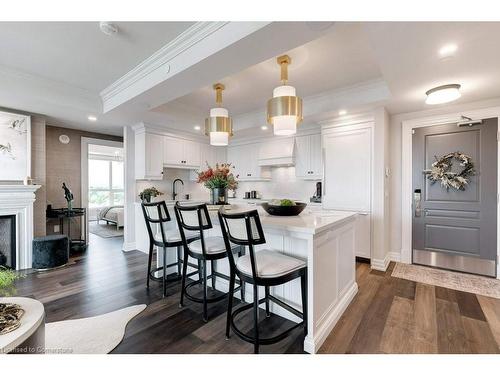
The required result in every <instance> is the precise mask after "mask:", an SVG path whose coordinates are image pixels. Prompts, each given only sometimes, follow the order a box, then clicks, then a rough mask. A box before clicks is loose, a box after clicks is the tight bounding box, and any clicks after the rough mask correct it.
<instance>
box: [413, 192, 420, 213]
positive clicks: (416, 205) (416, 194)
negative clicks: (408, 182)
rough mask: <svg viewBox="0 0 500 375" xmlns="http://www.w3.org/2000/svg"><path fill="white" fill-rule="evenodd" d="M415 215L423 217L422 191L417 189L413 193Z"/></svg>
mask: <svg viewBox="0 0 500 375" xmlns="http://www.w3.org/2000/svg"><path fill="white" fill-rule="evenodd" d="M413 213H414V215H415V217H420V216H422V191H421V190H420V189H415V191H414V192H413Z"/></svg>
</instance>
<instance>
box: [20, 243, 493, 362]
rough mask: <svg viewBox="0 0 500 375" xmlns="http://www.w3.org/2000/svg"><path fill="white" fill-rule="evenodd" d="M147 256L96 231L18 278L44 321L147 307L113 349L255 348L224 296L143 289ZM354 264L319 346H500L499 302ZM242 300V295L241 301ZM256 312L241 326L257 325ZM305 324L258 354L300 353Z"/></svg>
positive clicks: (280, 325)
mask: <svg viewBox="0 0 500 375" xmlns="http://www.w3.org/2000/svg"><path fill="white" fill-rule="evenodd" d="M146 264H147V256H146V255H145V254H143V253H141V252H139V251H132V252H128V253H123V252H122V251H121V239H119V238H110V239H103V238H100V237H97V236H94V235H92V236H91V243H90V246H89V249H88V251H87V254H85V255H84V256H81V257H72V258H71V262H70V265H68V266H67V267H64V268H61V269H57V270H53V271H49V272H45V273H30V274H28V275H27V276H26V278H24V279H21V280H19V281H17V283H16V287H17V294H18V295H21V296H28V297H33V298H36V299H38V300H40V301H42V302H43V303H44V305H45V309H46V313H47V322H53V321H59V320H65V319H74V318H82V317H89V316H94V315H98V314H103V313H106V312H110V311H113V310H117V309H120V308H123V307H126V306H130V305H134V304H140V303H145V304H147V305H148V307H147V308H146V310H144V311H143V312H142V313H141V314H140V315H138V316H137V317H136V318H134V319H133V320H132V321H131V322H130V323H129V325H128V326H127V330H126V333H125V338H124V340H123V341H122V342H121V343H120V345H118V347H116V348H115V350H114V351H113V353H252V352H253V347H252V345H250V344H248V343H246V342H243V341H242V340H240V339H239V338H237V337H236V336H235V335H234V334H233V335H232V337H231V339H230V340H225V338H224V327H225V318H226V315H225V311H226V302H225V301H221V302H219V303H216V304H211V305H209V318H210V321H209V322H208V323H206V324H204V323H203V320H202V317H201V306H200V305H199V304H195V303H193V302H190V301H186V304H185V307H184V308H182V309H181V308H179V306H178V305H179V292H180V283H179V282H177V281H174V282H171V283H169V284H168V289H167V293H168V296H167V298H165V299H162V298H161V288H160V285H159V283H155V282H152V285H151V287H150V290H149V291H147V290H146V286H145V282H146V280H145V275H146ZM392 268H393V264H391V266H390V267H389V269H388V271H387V272H379V271H372V270H371V269H370V266H369V265H368V264H365V263H358V264H357V272H356V273H357V281H358V285H359V293H358V295H357V296H356V297H355V299H354V300H353V302H352V303H351V305H350V306H349V307H348V309H347V311H346V312H345V313H344V315H343V316H342V317H341V319H340V321H339V322H338V324H337V326H336V327H335V328H334V330H333V331H332V333H331V334H330V335H329V337H328V338H327V340H326V341H325V343H324V345H323V346H322V348H321V350H320V353H499V352H500V349H499V343H500V300H498V299H494V298H488V297H482V296H476V295H474V294H470V293H464V292H459V291H454V290H450V289H446V288H439V287H434V286H431V285H426V284H419V283H415V282H412V281H407V280H403V279H397V278H393V277H391V276H390V275H391V272H392ZM235 302H236V300H235ZM250 314H251V312H250V311H249V312H248V313H247V315H245V314H243V316H242V317H241V321H240V325H241V326H242V327H244V328H245V330H246V331H247V332H251V326H252V319H251V315H250ZM260 317H261V319H262V323H261V327H262V332H266V333H267V334H268V335H274V334H275V333H276V332H277V331H281V330H282V329H285V328H286V327H288V326H289V324H291V323H290V322H289V321H287V320H285V319H282V318H280V317H278V316H274V315H273V316H272V317H271V318H268V319H264V318H265V314H260ZM302 343H303V334H302V330H300V329H298V330H296V331H294V334H293V335H292V336H290V337H289V338H287V339H286V340H283V341H282V342H279V343H277V344H274V345H270V346H262V347H261V352H262V353H302V352H303V351H302Z"/></svg>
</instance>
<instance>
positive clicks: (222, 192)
mask: <svg viewBox="0 0 500 375" xmlns="http://www.w3.org/2000/svg"><path fill="white" fill-rule="evenodd" d="M207 167H208V168H207V169H206V170H204V171H200V172H198V183H199V184H203V185H204V186H205V187H206V188H208V189H210V192H211V201H212V204H228V199H227V192H228V190H235V189H236V188H237V187H238V181H236V178H238V176H236V177H235V176H234V175H233V173H232V172H231V169H232V168H234V167H233V166H232V165H231V164H230V163H222V164H215V168H214V167H211V166H210V165H209V164H208V163H207Z"/></svg>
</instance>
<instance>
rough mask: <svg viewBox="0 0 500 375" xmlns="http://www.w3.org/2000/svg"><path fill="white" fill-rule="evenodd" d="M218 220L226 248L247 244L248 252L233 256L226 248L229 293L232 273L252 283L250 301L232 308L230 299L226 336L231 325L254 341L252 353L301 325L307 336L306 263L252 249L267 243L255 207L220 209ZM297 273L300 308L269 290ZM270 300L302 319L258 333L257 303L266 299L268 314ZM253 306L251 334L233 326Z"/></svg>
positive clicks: (240, 333) (287, 334)
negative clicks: (265, 333)
mask: <svg viewBox="0 0 500 375" xmlns="http://www.w3.org/2000/svg"><path fill="white" fill-rule="evenodd" d="M219 221H220V224H221V228H222V234H223V236H224V241H225V243H226V248H227V249H231V246H233V244H237V245H240V246H248V249H249V253H248V254H246V255H244V256H242V257H240V258H238V259H237V260H235V259H234V257H233V253H232V252H231V251H230V250H228V251H227V253H228V257H229V264H230V266H231V275H230V279H231V280H230V284H229V294H231V293H232V291H233V288H234V280H235V276H238V277H239V279H240V280H241V281H242V282H244V283H245V282H247V283H250V284H253V304H247V305H243V306H241V307H239V308H237V309H235V310H234V312H233V311H232V308H233V304H232V302H233V301H232V299H229V302H228V309H227V322H226V338H228V339H229V334H230V329H231V328H232V330H233V331H234V333H236V335H237V336H239V337H240V338H241V339H243V340H245V341H247V342H250V343H253V344H254V353H258V352H259V345H268V344H274V343H276V342H278V341H280V340H282V339H284V338H285V337H287V336H289V335H290V333H291V332H292V330H294V329H295V328H297V327H301V326H302V327H303V328H304V336H307V265H306V262H304V261H303V260H301V259H297V258H294V257H291V256H288V255H285V254H282V253H280V252H278V251H273V250H267V249H266V250H264V249H263V250H260V251H255V249H254V246H255V245H262V244H264V243H266V239H265V237H264V231H263V230H262V225H261V222H260V218H259V214H258V212H257V210H253V211H249V212H243V213H226V212H222V211H219ZM299 277H300V284H301V291H302V293H301V294H302V312H300V311H298V310H297V309H295V308H293V307H292V306H290V305H288V304H286V303H285V302H283V301H281V300H279V299H278V298H276V297H274V296H272V295H271V293H270V287H271V286H275V285H281V284H284V283H286V282H289V281H291V280H294V279H296V278H299ZM259 286H263V287H264V290H265V297H264V298H262V299H259V292H258V287H259ZM269 301H273V302H274V303H276V304H277V305H279V306H280V307H282V308H283V309H285V310H287V311H289V312H290V313H292V314H293V315H295V316H297V317H299V318H301V319H302V322H300V323H297V324H295V325H293V326H292V327H290V328H289V329H287V330H285V331H284V332H282V333H280V334H278V335H276V336H274V337H269V338H260V337H259V317H258V310H259V305H260V304H262V303H265V305H266V316H267V317H269V316H270V314H269ZM252 307H253V319H254V329H253V332H254V336H249V335H247V334H245V333H243V332H242V331H241V330H240V329H239V328H238V327H236V325H235V323H234V321H235V318H236V317H237V316H238V315H239V314H240V313H242V312H244V311H246V310H249V309H251V308H252Z"/></svg>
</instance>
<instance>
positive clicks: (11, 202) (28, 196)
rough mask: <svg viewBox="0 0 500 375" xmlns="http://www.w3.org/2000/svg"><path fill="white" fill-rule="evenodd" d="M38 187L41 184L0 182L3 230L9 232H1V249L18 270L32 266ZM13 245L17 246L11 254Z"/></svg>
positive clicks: (0, 216)
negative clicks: (34, 207)
mask: <svg viewBox="0 0 500 375" xmlns="http://www.w3.org/2000/svg"><path fill="white" fill-rule="evenodd" d="M39 188H40V185H2V184H0V218H2V222H3V223H2V228H3V229H2V232H3V231H5V232H6V233H5V235H0V245H2V247H1V248H0V249H1V250H2V252H5V253H6V254H5V257H6V258H7V257H8V259H7V262H9V263H12V264H11V265H12V266H13V267H12V268H15V269H16V270H24V269H27V268H31V259H32V254H31V242H32V241H33V202H35V191H36V190H37V189H39ZM12 216H14V219H12ZM13 235H14V236H15V237H14V239H12V238H13V237H12V236H13ZM3 236H6V237H3ZM11 246H15V251H14V256H12V254H11V250H12V248H11Z"/></svg>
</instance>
